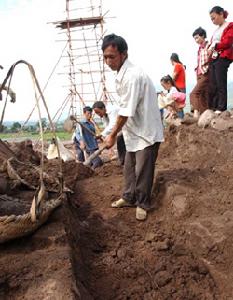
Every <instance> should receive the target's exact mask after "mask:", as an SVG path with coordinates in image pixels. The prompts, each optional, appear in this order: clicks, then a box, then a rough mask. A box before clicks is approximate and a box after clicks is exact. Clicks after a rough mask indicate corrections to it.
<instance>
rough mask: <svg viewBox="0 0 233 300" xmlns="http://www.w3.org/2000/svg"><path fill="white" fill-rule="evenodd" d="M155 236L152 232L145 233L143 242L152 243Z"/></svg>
mask: <svg viewBox="0 0 233 300" xmlns="http://www.w3.org/2000/svg"><path fill="white" fill-rule="evenodd" d="M155 236H156V235H155V234H154V233H153V232H147V233H146V236H145V242H152V241H153V240H154V239H155Z"/></svg>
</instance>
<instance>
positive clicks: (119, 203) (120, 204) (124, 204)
mask: <svg viewBox="0 0 233 300" xmlns="http://www.w3.org/2000/svg"><path fill="white" fill-rule="evenodd" d="M111 206H112V207H113V208H121V207H129V206H132V205H130V203H128V202H127V201H125V200H124V199H123V198H120V199H119V200H117V201H114V202H112V204H111Z"/></svg>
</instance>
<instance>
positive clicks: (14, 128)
mask: <svg viewBox="0 0 233 300" xmlns="http://www.w3.org/2000/svg"><path fill="white" fill-rule="evenodd" d="M20 129H21V124H20V123H19V122H14V123H13V124H12V126H11V131H12V132H17V131H19V130H20Z"/></svg>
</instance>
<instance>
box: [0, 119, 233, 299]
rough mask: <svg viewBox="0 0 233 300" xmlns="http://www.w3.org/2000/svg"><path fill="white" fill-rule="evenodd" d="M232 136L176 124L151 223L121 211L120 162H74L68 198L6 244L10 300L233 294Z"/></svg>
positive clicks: (2, 259)
mask: <svg viewBox="0 0 233 300" xmlns="http://www.w3.org/2000/svg"><path fill="white" fill-rule="evenodd" d="M232 141H233V132H231V131H223V132H219V131H215V130H213V129H199V128H198V127H197V126H196V124H193V125H190V126H181V127H179V128H175V127H170V128H169V129H168V130H167V132H166V140H165V143H163V144H162V145H161V148H160V153H159V157H158V160H157V165H156V178H155V184H154V189H153V194H152V210H151V211H150V213H149V215H148V219H147V221H146V222H138V221H136V219H135V208H124V209H113V208H111V202H112V201H114V200H117V199H118V198H119V197H120V196H121V190H122V186H123V171H122V168H121V167H120V166H119V165H118V164H117V162H109V163H106V164H105V165H104V166H103V167H101V168H99V169H98V170H96V171H95V173H93V171H92V170H90V169H89V168H86V167H84V166H83V165H82V167H80V166H81V165H80V164H76V163H75V162H70V165H68V164H67V165H66V171H65V176H64V177H65V178H69V180H68V181H70V188H71V187H72V189H73V191H74V193H70V195H69V197H68V198H69V200H68V202H67V203H64V205H63V207H61V208H60V209H58V210H57V211H55V213H54V214H53V215H52V216H51V218H50V219H49V222H48V223H47V224H46V225H44V226H42V227H41V228H40V229H39V230H38V231H37V232H36V233H35V234H33V235H32V236H30V237H25V238H23V239H20V240H19V241H13V242H11V243H8V244H5V245H1V254H0V263H1V271H0V292H1V294H0V295H2V299H84V300H86V299H87V300H88V299H99V300H102V299H103V300H104V299H109V300H110V299H117V300H118V299H122V300H123V299H125V300H126V299H133V300H134V299H136V300H137V299H138V300H139V299H144V300H150V299H153V300H154V299H156V300H157V299H158V300H160V299H161V300H162V299H179V300H183V299H185V300H186V299H187V300H189V299H190V300H191V299H192V300H194V299H195V300H199V299H200V300H202V299H203V300H204V299H207V300H209V299H220V300H230V299H233V284H232V281H233V260H232V253H233V235H232V232H233V202H232V197H233V177H232V176H231V175H232V172H233V164H232V162H233V147H232V146H233V142H232ZM53 163H54V164H56V163H55V162H53ZM76 168H77V169H76ZM52 169H53V168H52ZM54 169H55V168H54ZM63 170H64V169H63ZM78 170H80V175H79V173H78V172H79V171H78ZM77 174H78V175H77ZM68 175H69V177H68ZM3 177H4V176H3ZM4 178H5V177H4ZM72 178H73V179H72ZM74 178H75V179H74ZM2 181H3V180H2ZM68 181H67V182H68ZM0 182H1V181H0ZM21 192H24V193H26V192H27V191H26V192H25V191H21ZM18 198H20V197H18ZM28 199H31V198H30V197H29V196H28ZM2 202H3V201H1V199H0V203H2ZM10 262H11V263H10ZM12 262H13V263H12Z"/></svg>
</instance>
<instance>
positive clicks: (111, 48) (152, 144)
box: [102, 34, 163, 220]
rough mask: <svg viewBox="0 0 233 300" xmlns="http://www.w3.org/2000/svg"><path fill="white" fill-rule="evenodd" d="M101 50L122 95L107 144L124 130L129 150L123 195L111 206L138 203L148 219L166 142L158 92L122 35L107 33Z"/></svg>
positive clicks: (138, 210)
mask: <svg viewBox="0 0 233 300" xmlns="http://www.w3.org/2000/svg"><path fill="white" fill-rule="evenodd" d="M102 51H103V55H104V60H105V63H106V64H107V65H108V66H109V67H110V68H111V69H112V70H113V71H117V76H116V91H117V93H118V95H119V97H120V102H119V107H120V109H119V112H118V117H117V120H116V124H115V125H114V127H113V129H112V131H111V133H110V134H109V135H108V136H107V137H106V138H105V143H106V145H107V147H108V148H111V147H112V146H113V145H114V144H115V142H116V138H117V134H118V132H120V131H121V130H122V132H123V136H124V140H125V144H126V151H127V152H126V157H125V164H124V178H125V186H124V191H123V195H122V198H121V199H119V200H117V201H115V202H113V203H112V207H125V206H129V205H136V218H137V219H138V220H145V219H146V217H147V210H148V209H149V208H150V204H151V189H152V185H153V179H154V169H155V162H156V159H157V155H158V150H159V145H160V143H161V142H162V141H163V126H162V122H161V117H160V111H159V108H158V104H157V101H156V91H155V88H154V85H153V83H152V81H151V79H150V78H149V77H148V75H146V74H145V73H144V72H143V70H142V69H140V68H138V67H136V66H134V65H133V64H132V63H131V62H130V61H129V60H128V45H127V43H126V41H125V40H124V39H123V38H122V37H120V36H117V35H115V34H110V35H107V36H105V37H104V40H103V44H102Z"/></svg>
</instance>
